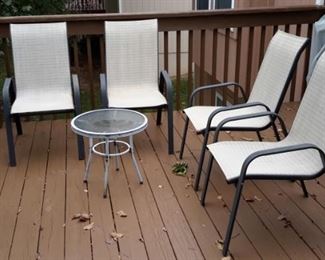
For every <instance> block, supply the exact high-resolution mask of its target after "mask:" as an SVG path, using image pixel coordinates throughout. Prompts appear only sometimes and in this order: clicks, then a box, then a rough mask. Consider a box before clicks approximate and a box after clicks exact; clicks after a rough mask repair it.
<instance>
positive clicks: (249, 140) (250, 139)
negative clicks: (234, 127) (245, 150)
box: [240, 136, 254, 142]
mask: <svg viewBox="0 0 325 260" xmlns="http://www.w3.org/2000/svg"><path fill="white" fill-rule="evenodd" d="M240 139H241V140H244V141H248V142H252V141H254V139H253V138H250V137H246V136H243V137H240Z"/></svg>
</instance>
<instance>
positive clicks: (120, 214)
mask: <svg viewBox="0 0 325 260" xmlns="http://www.w3.org/2000/svg"><path fill="white" fill-rule="evenodd" d="M116 214H117V215H118V216H120V217H121V218H126V217H127V216H128V215H127V214H126V213H125V212H124V211H123V210H119V211H118V212H116Z"/></svg>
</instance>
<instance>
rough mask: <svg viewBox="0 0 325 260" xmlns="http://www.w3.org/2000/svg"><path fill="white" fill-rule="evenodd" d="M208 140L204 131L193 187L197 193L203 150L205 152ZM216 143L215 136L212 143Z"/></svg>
mask: <svg viewBox="0 0 325 260" xmlns="http://www.w3.org/2000/svg"><path fill="white" fill-rule="evenodd" d="M208 139H209V132H208V130H207V129H206V130H205V134H204V140H203V144H202V149H201V153H200V159H199V165H198V168H197V172H196V176H195V182H194V187H193V188H194V190H195V191H197V190H198V189H199V184H200V178H201V172H202V167H203V161H204V156H205V150H206V146H207V143H208ZM216 141H217V136H216V135H215V136H214V138H213V142H216Z"/></svg>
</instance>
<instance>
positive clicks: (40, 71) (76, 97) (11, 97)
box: [3, 23, 84, 166]
mask: <svg viewBox="0 0 325 260" xmlns="http://www.w3.org/2000/svg"><path fill="white" fill-rule="evenodd" d="M10 35H11V43H12V53H13V62H14V71H15V77H14V78H7V79H6V80H5V83H4V87H3V109H4V117H5V123H6V131H7V141H8V151H9V163H10V165H11V166H15V165H16V156H15V147H14V141H13V132H12V126H11V119H12V118H14V119H15V121H16V127H17V133H18V134H22V128H21V123H20V115H33V114H42V113H59V112H60V113H63V112H64V113H65V112H74V113H75V114H79V113H80V110H81V109H80V94H79V85H78V78H77V75H73V76H72V78H71V74H70V64H69V52H68V40H67V27H66V23H44V24H11V25H10ZM78 151H79V159H83V158H84V147H83V139H82V138H81V137H79V136H78Z"/></svg>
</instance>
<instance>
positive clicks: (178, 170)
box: [172, 162, 188, 176]
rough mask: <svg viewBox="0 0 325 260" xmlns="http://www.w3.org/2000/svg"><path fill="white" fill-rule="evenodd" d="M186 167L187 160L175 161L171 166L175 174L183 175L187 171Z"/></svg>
mask: <svg viewBox="0 0 325 260" xmlns="http://www.w3.org/2000/svg"><path fill="white" fill-rule="evenodd" d="M187 168H188V164H187V162H176V163H175V164H174V165H173V167H172V171H173V173H174V174H175V175H177V176H185V175H186V173H187Z"/></svg>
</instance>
